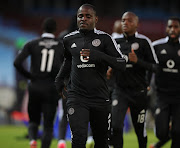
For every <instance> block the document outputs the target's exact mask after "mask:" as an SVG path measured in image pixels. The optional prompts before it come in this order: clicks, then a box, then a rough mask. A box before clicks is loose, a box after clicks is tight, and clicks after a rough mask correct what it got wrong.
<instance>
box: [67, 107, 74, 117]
mask: <svg viewBox="0 0 180 148" xmlns="http://www.w3.org/2000/svg"><path fill="white" fill-rule="evenodd" d="M74 112H75V110H74V108H72V107H71V108H69V110H68V114H69V115H72V114H74Z"/></svg>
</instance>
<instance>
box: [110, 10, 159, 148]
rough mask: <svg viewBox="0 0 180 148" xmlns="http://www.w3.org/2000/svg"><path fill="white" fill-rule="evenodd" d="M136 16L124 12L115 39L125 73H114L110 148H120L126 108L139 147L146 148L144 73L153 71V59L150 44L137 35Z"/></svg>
mask: <svg viewBox="0 0 180 148" xmlns="http://www.w3.org/2000/svg"><path fill="white" fill-rule="evenodd" d="M138 21H139V19H138V16H136V14H134V13H133V12H125V13H124V14H123V16H122V19H121V25H122V31H123V34H121V36H119V37H118V38H116V42H117V43H118V45H119V46H120V49H121V51H122V53H123V54H125V55H127V57H128V63H127V65H126V71H124V72H119V71H116V70H115V71H114V72H115V74H116V81H115V82H116V86H115V89H114V91H113V94H112V137H111V141H110V142H111V144H112V145H113V146H114V148H122V147H123V127H124V119H125V115H126V112H127V109H128V107H129V108H130V113H131V118H132V123H133V125H134V128H135V132H136V135H137V138H138V143H139V148H146V145H147V135H146V126H145V125H146V122H145V117H146V109H147V86H148V85H149V84H148V82H147V75H146V73H147V71H154V70H155V67H156V66H155V64H156V60H157V59H156V57H155V54H154V49H153V48H152V45H151V41H150V39H149V38H147V37H146V36H144V35H141V34H139V33H138V32H137V27H138Z"/></svg>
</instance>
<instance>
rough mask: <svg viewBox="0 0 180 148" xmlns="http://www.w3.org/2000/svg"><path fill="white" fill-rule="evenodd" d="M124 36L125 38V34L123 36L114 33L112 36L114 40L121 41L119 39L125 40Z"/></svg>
mask: <svg viewBox="0 0 180 148" xmlns="http://www.w3.org/2000/svg"><path fill="white" fill-rule="evenodd" d="M123 37H124V36H123V34H122V33H121V34H119V33H113V34H112V38H114V39H119V38H123Z"/></svg>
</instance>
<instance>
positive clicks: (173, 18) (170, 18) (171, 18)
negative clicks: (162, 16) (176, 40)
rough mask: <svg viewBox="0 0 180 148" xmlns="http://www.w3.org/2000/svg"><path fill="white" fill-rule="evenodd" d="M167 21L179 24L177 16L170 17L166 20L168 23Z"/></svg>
mask: <svg viewBox="0 0 180 148" xmlns="http://www.w3.org/2000/svg"><path fill="white" fill-rule="evenodd" d="M169 20H173V21H178V22H179V24H180V18H179V17H177V16H171V17H169V18H168V21H169Z"/></svg>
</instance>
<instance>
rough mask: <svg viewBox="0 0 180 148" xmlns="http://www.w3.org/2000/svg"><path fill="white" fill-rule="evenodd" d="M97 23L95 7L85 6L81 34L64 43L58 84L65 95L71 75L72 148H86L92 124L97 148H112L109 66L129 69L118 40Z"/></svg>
mask: <svg viewBox="0 0 180 148" xmlns="http://www.w3.org/2000/svg"><path fill="white" fill-rule="evenodd" d="M97 22H98V16H97V14H96V9H95V7H94V6H93V5H90V4H83V5H82V6H81V7H80V8H79V9H78V11H77V25H78V28H79V30H78V31H75V32H72V33H70V34H68V35H66V36H65V37H64V39H63V43H64V48H65V61H64V63H63V66H62V68H61V69H60V71H59V73H58V75H57V77H56V81H55V82H56V87H57V90H58V92H59V93H60V94H62V92H63V90H64V79H65V78H66V77H67V75H68V74H70V81H69V83H68V87H67V110H68V111H67V112H68V119H69V124H70V127H71V132H72V148H85V145H86V140H87V133H88V124H89V122H90V126H91V129H92V133H93V138H94V141H95V148H108V143H107V140H108V137H107V135H108V134H107V133H108V127H109V122H110V121H109V118H110V115H109V113H110V104H111V102H110V99H109V91H108V87H107V84H106V71H107V68H108V66H111V67H113V68H117V69H119V70H122V71H123V70H125V65H126V61H125V59H124V58H122V57H123V55H122V54H121V52H120V50H119V48H118V47H117V44H116V42H115V40H113V39H112V38H111V36H110V35H108V34H107V33H105V32H103V31H99V30H97V29H96V28H95V26H96V23H97Z"/></svg>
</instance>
